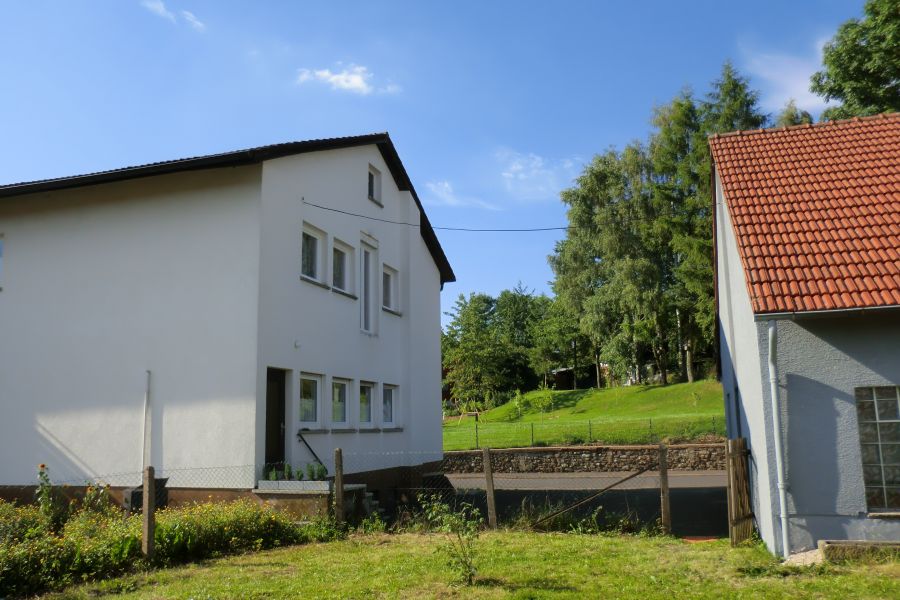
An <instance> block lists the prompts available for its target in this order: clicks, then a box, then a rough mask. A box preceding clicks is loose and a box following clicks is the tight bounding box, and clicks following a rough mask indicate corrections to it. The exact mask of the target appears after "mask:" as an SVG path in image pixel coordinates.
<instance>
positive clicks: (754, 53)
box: [739, 38, 828, 112]
mask: <svg viewBox="0 0 900 600" xmlns="http://www.w3.org/2000/svg"><path fill="white" fill-rule="evenodd" d="M827 41H828V38H823V39H821V40H818V41H817V42H816V43H815V44H814V45H812V46H811V47H810V50H809V52H808V53H807V54H803V55H794V54H786V53H781V52H777V51H772V52H768V51H760V50H759V49H756V48H751V47H749V46H748V45H744V44H741V45H740V46H739V48H740V51H741V54H742V56H743V66H744V68H745V69H746V70H747V72H748V73H750V75H752V76H753V77H754V78H755V79H756V81H755V82H754V83H756V84H757V85H758V86H759V87H760V88H761V91H762V95H761V97H760V105H761V106H762V108H763V109H765V110H768V111H773V112H778V111H780V110H781V109H782V108H784V105H785V104H787V102H788V101H789V100H790V99H791V98H793V99H794V100H796V102H797V106H798V107H799V108H801V109H804V110H809V111H820V110H822V109H823V108H825V107H826V106H827V103H826V102H825V100H824V99H823V98H822V97H821V96H817V95H815V94H813V93H812V92H810V91H809V78H810V76H811V75H812V74H813V73H814V72H816V71H818V70H819V69H821V68H822V48H823V47H824V45H825V42H827Z"/></svg>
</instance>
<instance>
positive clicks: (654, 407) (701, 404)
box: [443, 380, 725, 450]
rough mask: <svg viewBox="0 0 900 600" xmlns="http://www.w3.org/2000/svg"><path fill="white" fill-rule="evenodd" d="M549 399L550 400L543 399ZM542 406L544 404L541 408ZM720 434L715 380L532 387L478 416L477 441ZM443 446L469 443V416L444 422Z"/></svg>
mask: <svg viewBox="0 0 900 600" xmlns="http://www.w3.org/2000/svg"><path fill="white" fill-rule="evenodd" d="M548 398H552V402H549V403H548ZM548 404H549V406H548ZM724 431H725V420H724V407H723V403H722V387H721V385H720V384H719V383H718V382H716V381H710V380H705V381H698V382H694V383H680V384H674V385H668V386H660V385H650V386H629V387H620V388H610V389H599V390H598V389H586V390H564V391H552V392H551V391H543V392H542V391H533V392H528V393H527V394H524V397H523V401H522V402H521V403H520V405H519V406H518V407H517V406H516V405H515V402H508V403H506V404H503V405H502V406H498V407H497V408H494V409H492V410H489V411H485V412H484V413H482V414H481V415H480V417H479V423H478V436H477V437H478V439H477V442H478V444H477V445H478V446H479V447H484V446H490V447H492V448H508V447H512V446H530V445H532V442H533V443H534V444H536V445H553V444H573V443H576V444H577V443H592V442H596V443H610V444H646V443H656V442H658V441H660V440H662V439H665V438H671V439H676V440H691V439H697V438H701V437H703V436H705V435H709V434H714V435H722V434H724ZM443 433H444V450H465V449H469V448H475V447H476V435H475V419H474V418H473V417H463V418H450V419H448V420H447V421H446V422H445V423H444V429H443Z"/></svg>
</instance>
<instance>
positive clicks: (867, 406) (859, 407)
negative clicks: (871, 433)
mask: <svg viewBox="0 0 900 600" xmlns="http://www.w3.org/2000/svg"><path fill="white" fill-rule="evenodd" d="M856 414H857V415H859V420H860V421H874V420H875V403H874V402H857V404H856Z"/></svg>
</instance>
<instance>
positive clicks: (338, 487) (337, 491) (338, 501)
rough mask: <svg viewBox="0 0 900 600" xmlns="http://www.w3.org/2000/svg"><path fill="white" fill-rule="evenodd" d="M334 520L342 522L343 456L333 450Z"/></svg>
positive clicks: (336, 450)
mask: <svg viewBox="0 0 900 600" xmlns="http://www.w3.org/2000/svg"><path fill="white" fill-rule="evenodd" d="M334 520H335V521H337V522H338V523H343V522H344V456H343V454H342V453H341V449H340V448H335V449H334Z"/></svg>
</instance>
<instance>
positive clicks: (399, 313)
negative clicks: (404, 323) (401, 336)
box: [381, 306, 403, 317]
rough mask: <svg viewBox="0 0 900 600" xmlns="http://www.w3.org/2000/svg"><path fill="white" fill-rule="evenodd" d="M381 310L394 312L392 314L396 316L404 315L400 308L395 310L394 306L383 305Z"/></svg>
mask: <svg viewBox="0 0 900 600" xmlns="http://www.w3.org/2000/svg"><path fill="white" fill-rule="evenodd" d="M381 310H383V311H384V312H386V313H390V314H392V315H394V316H396V317H402V316H403V313H402V312H400V311H399V310H394V309H393V308H388V307H387V306H382V307H381Z"/></svg>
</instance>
